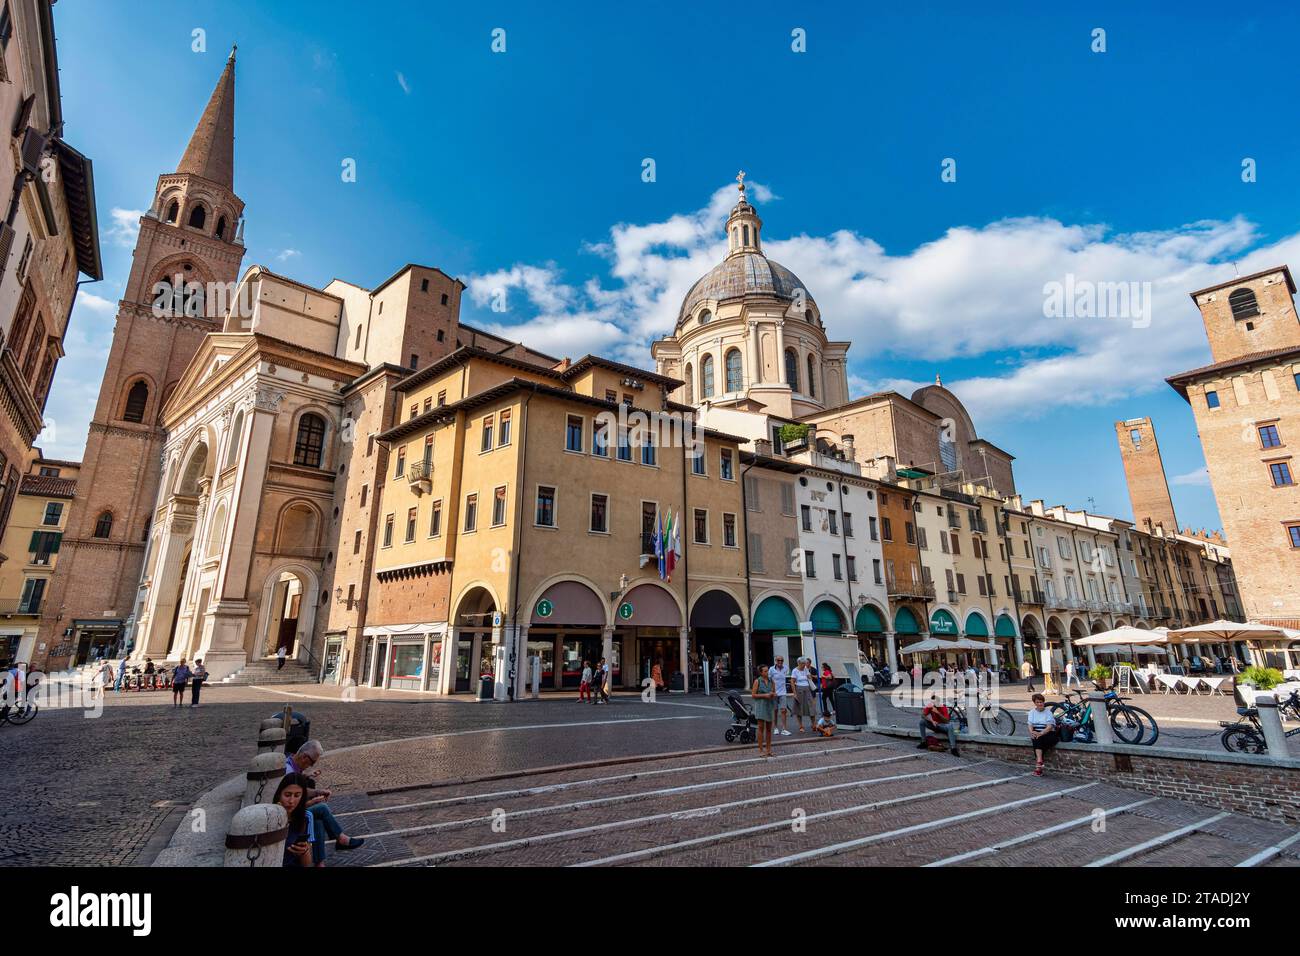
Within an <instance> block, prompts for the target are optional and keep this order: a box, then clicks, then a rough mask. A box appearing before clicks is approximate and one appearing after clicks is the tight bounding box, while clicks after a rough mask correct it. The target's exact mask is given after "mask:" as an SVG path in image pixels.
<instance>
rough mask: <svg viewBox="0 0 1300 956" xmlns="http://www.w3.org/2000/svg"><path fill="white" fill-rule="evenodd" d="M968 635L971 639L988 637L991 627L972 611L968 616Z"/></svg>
mask: <svg viewBox="0 0 1300 956" xmlns="http://www.w3.org/2000/svg"><path fill="white" fill-rule="evenodd" d="M966 634H967V635H968V636H970V637H988V636H989V626H988V625H987V624H985V623H984V618H982V617H980V616H979V615H978V614H976V613H974V612H973V611H972V612H971V613H970V614H968V615H966Z"/></svg>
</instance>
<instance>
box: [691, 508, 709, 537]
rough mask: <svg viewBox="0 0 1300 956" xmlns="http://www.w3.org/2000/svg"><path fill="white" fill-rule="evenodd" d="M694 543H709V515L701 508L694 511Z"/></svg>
mask: <svg viewBox="0 0 1300 956" xmlns="http://www.w3.org/2000/svg"><path fill="white" fill-rule="evenodd" d="M694 517H695V539H694V540H695V543H696V544H708V543H709V513H708V512H707V511H705V510H704V509H703V508H696V509H695V515H694Z"/></svg>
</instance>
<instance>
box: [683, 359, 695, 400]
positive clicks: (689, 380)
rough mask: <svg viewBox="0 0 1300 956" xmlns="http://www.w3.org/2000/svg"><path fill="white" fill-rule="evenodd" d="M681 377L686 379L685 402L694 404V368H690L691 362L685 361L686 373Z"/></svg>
mask: <svg viewBox="0 0 1300 956" xmlns="http://www.w3.org/2000/svg"><path fill="white" fill-rule="evenodd" d="M683 378H685V379H686V404H687V405H691V404H694V402H695V376H694V370H693V369H692V368H691V363H690V362H687V363H686V374H685V375H684V376H683Z"/></svg>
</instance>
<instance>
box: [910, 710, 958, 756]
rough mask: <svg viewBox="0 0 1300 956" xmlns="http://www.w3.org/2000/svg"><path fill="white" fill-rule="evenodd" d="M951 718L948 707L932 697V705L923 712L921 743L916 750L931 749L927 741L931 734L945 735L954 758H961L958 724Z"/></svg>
mask: <svg viewBox="0 0 1300 956" xmlns="http://www.w3.org/2000/svg"><path fill="white" fill-rule="evenodd" d="M951 716H952V715H951V713H950V712H949V711H948V708H947V706H946V705H944V704H941V703H939V699H938V698H937V697H935V696H933V695H931V697H930V703H928V704H926V705H925V709H923V710H922V711H921V743H920V744H919V745H918V746H917V748H916V749H917V750H928V749H929V747H930V744H929V742H928V741H927V740H926V739H925V738H926V737H927V736H928V735H929V734H945V735H946V736H947V737H948V749H949V750H951V751H952V755H953V756H954V757H960V756H961V752H960V751H959V750H958V749H957V723H956V721H954V720H951V719H950V718H951Z"/></svg>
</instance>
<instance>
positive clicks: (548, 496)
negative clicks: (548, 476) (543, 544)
mask: <svg viewBox="0 0 1300 956" xmlns="http://www.w3.org/2000/svg"><path fill="white" fill-rule="evenodd" d="M535 522H536V524H538V525H539V526H540V527H543V528H554V527H555V489H554V488H552V487H550V486H548V485H538V486H537V517H536V519H535Z"/></svg>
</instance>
